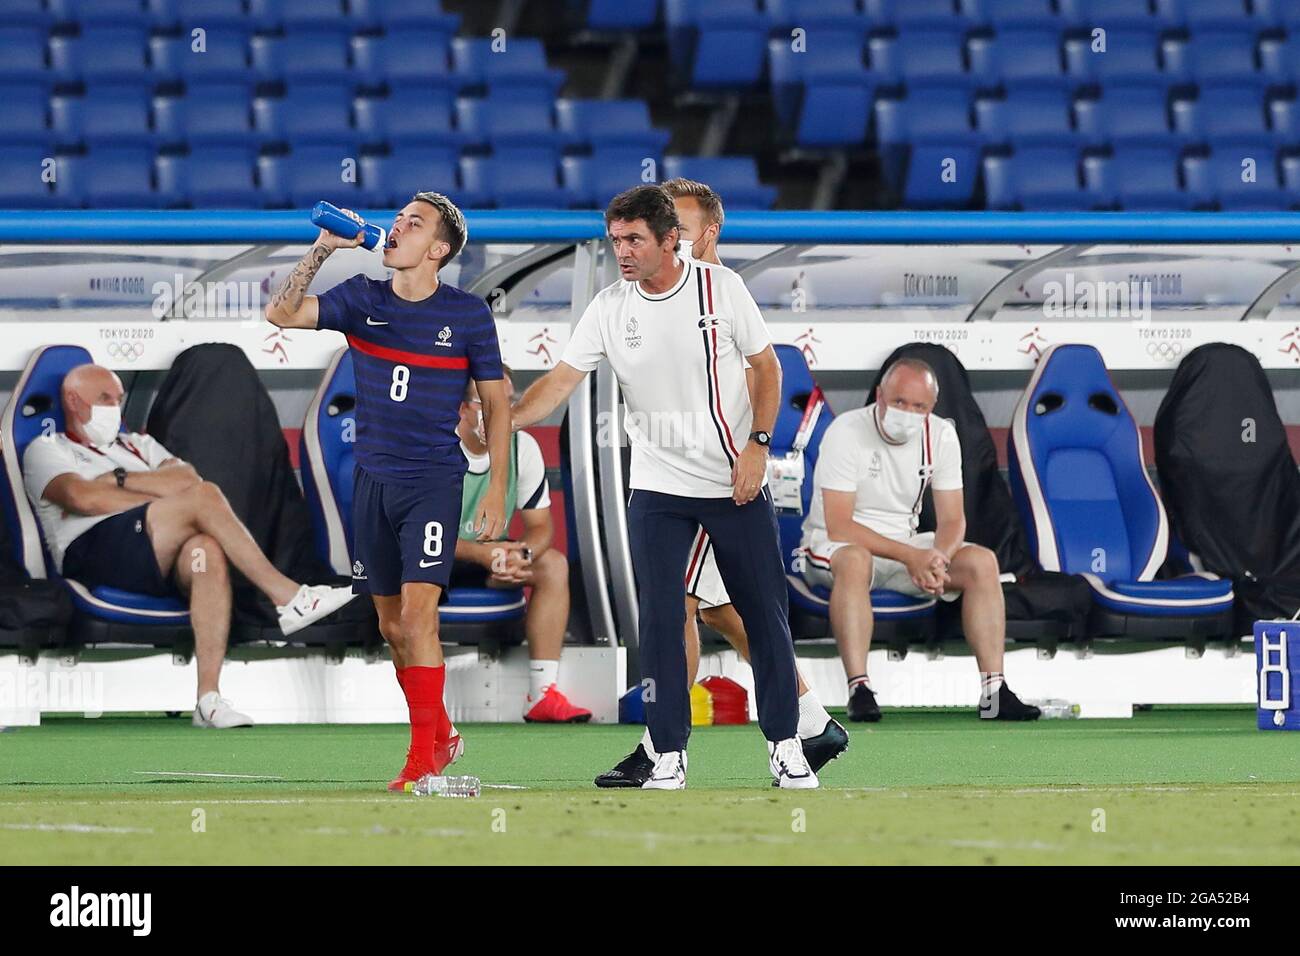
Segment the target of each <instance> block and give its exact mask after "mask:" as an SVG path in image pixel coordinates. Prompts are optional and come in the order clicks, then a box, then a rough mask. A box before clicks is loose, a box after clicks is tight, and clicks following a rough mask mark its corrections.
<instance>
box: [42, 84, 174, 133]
mask: <svg viewBox="0 0 1300 956" xmlns="http://www.w3.org/2000/svg"><path fill="white" fill-rule="evenodd" d="M50 119H51V125H52V127H53V129H54V134H55V138H56V139H57V141H58V143H59V144H60V145H61V146H75V145H78V144H83V143H84V144H86V145H89V146H91V147H94V146H96V145H98V144H101V143H106V144H112V145H127V144H153V143H154V142H155V141H156V139H157V137H156V136H155V134H154V131H153V126H152V123H151V120H150V91H149V87H148V86H142V85H139V84H131V83H108V84H103V85H98V86H90V87H87V88H86V95H85V96H56V97H54V98H53V99H51V100H50Z"/></svg>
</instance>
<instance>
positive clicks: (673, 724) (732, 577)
mask: <svg viewBox="0 0 1300 956" xmlns="http://www.w3.org/2000/svg"><path fill="white" fill-rule="evenodd" d="M605 226H606V229H607V230H608V233H609V241H610V244H611V246H612V247H613V251H614V255H615V257H616V258H617V260H618V265H619V271H620V279H619V280H618V281H617V282H615V283H613V284H612V285H610V286H609V287H607V288H605V289H602V290H601V291H600V292H599V293H598V294H597V295H596V297H595V299H593V300H592V302H591V304H590V305H589V306H587V310H586V311H585V312H584V313H583V315H582V318H581V319H579V321H578V323H577V325H575V326H574V328H573V335H572V337H571V338H570V340H569V344H568V346H567V347H566V348H565V351H564V354H563V355H562V356H561V359H560V362H559V363H558V364H557V365H556V366H555V368H553V369H552V370H551V371H550V372H548V373H547V374H546V375H545V376H543V377H542V378H541V379H539V380H538V381H536V382H535V383H533V385H532V387H530V388H529V389H528V391H527V392H525V393H524V396H523V398H522V399H521V400H520V402H519V404H518V405H517V406H515V409H514V426H515V428H524V427H526V426H528V425H531V424H534V423H536V422H538V421H540V420H541V419H543V418H545V417H546V416H547V415H549V414H550V413H551V412H553V411H554V410H555V409H556V408H558V407H559V406H560V404H561V403H562V402H564V401H565V400H566V399H567V398H568V397H569V395H570V394H571V393H572V392H573V390H574V388H576V387H577V386H578V384H579V383H580V382H581V381H582V380H583V378H584V377H585V376H586V374H587V373H588V372H590V371H591V370H592V369H594V368H595V367H596V366H597V365H599V364H600V361H601V360H602V359H608V360H609V363H610V365H611V367H612V368H613V369H614V374H615V375H616V376H617V377H618V381H619V385H620V386H621V387H622V390H623V399H624V402H625V403H626V405H627V418H626V430H627V434H628V438H629V439H630V440H631V443H632V469H631V478H630V480H629V486H630V487H631V493H630V496H629V501H628V529H629V535H630V538H631V545H632V564H633V569H634V570H635V572H636V578H637V588H638V604H639V608H640V646H641V668H642V672H643V675H644V676H645V677H647V678H649V679H650V680H651V681H652V682H653V683H652V685H651V688H652V693H651V694H650V695H648V696H649V697H650V699H649V700H647V702H646V723H647V724H648V725H649V729H650V738H651V740H652V741H653V742H654V749H655V751H656V754H655V755H654V756H655V768H654V771H653V772H652V773H651V775H650V778H649V779H648V780H647V781H646V782H645V784H644V785H643V786H644V787H645V788H646V789H654V790H679V789H682V788H683V787H685V786H686V741H687V738H688V736H689V735H690V730H691V711H690V697H689V688H688V687H687V686H686V651H685V645H684V642H683V639H682V633H683V627H684V624H685V610H684V608H685V601H686V591H685V588H686V585H685V579H686V562H687V557H688V553H689V551H690V547H691V542H692V541H693V540H694V538H695V534H696V532H697V530H698V529H699V527H700V526H701V525H703V527H704V529H705V530H706V531H707V532H708V533H709V535H710V537H711V538H712V539H713V546H714V550H715V552H716V554H717V560H718V569H719V570H720V571H721V572H722V579H723V581H724V583H725V584H726V586H727V590H728V591H729V592H730V594H731V596H732V598H733V599H734V602H735V605H736V609H737V610H738V611H739V612H740V616H741V618H742V620H743V621H744V622H745V630H746V632H747V633H748V634H749V635H750V648H751V656H752V661H751V663H752V664H753V668H754V683H755V688H756V690H757V702H758V721H759V725H760V726H761V727H762V730H763V735H764V736H765V737H766V738H767V740H768V761H769V768H770V769H771V771H772V775H773V777H774V778H775V780H776V783H777V784H778V785H779V786H782V787H786V788H796V789H798V788H812V787H816V786H817V785H818V784H817V776H816V774H814V773H813V771H812V770H811V769H810V768H809V766H808V763H807V761H806V760H805V759H804V755H803V748H802V747H800V745H799V740H798V738H797V737H796V735H795V732H796V728H797V726H798V721H799V704H798V692H797V688H796V681H795V665H794V647H793V644H792V643H791V640H790V624H789V618H788V611H787V603H786V581H785V567H784V564H783V562H782V560H781V545H780V539H779V536H778V534H777V523H776V511H775V509H774V508H773V505H772V498H771V492H770V491H769V490H768V488H767V455H768V443H769V442H770V440H771V435H770V431H771V429H772V426H773V424H774V423H775V421H776V413H777V405H778V403H779V401H780V392H781V370H780V365H779V364H778V361H777V358H776V353H775V352H774V351H773V350H772V344H771V338H770V336H769V335H768V331H767V326H766V325H765V324H764V322H763V317H762V315H761V314H760V313H759V310H758V306H757V305H756V304H755V302H754V299H753V297H752V296H750V294H749V291H748V290H747V289H746V288H745V285H744V283H743V282H742V281H741V280H740V277H739V276H737V275H736V274H735V273H734V272H732V271H731V270H730V269H728V268H726V267H725V266H720V265H713V264H711V263H707V262H699V261H695V260H692V259H689V258H685V257H681V256H678V255H677V241H678V223H677V213H676V210H675V209H674V206H673V201H672V198H671V197H669V195H668V194H667V193H666V192H664V190H663V189H661V188H660V187H658V186H654V185H646V186H637V187H635V188H633V189H629V190H627V191H626V192H624V193H620V194H619V195H618V196H615V197H614V200H613V201H612V202H611V203H610V204H609V208H608V209H606V210H605ZM742 356H743V357H744V358H747V359H748V360H749V363H750V365H751V366H753V369H754V394H755V399H754V401H755V404H756V405H757V408H751V407H750V399H749V392H748V389H747V388H746V383H745V369H744V362H743V361H742Z"/></svg>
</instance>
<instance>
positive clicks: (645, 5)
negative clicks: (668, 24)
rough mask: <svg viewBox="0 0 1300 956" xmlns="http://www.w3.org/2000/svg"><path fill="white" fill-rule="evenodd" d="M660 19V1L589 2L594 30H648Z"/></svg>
mask: <svg viewBox="0 0 1300 956" xmlns="http://www.w3.org/2000/svg"><path fill="white" fill-rule="evenodd" d="M658 19H659V0H589V2H588V4H587V26H588V27H590V28H591V29H592V30H609V31H618V30H647V29H649V28H650V27H652V26H654V25H655V22H656V21H657V20H658Z"/></svg>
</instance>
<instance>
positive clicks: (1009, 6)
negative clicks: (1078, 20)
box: [959, 0, 1060, 32]
mask: <svg viewBox="0 0 1300 956" xmlns="http://www.w3.org/2000/svg"><path fill="white" fill-rule="evenodd" d="M959 6H960V7H961V10H962V13H964V14H965V15H966V16H968V17H970V19H971V20H973V21H974V22H976V23H979V24H988V25H991V26H993V27H995V28H997V29H998V31H999V32H1001V30H1002V28H1003V27H1006V26H1011V25H1016V26H1028V25H1032V26H1036V27H1054V26H1057V25H1058V23H1059V21H1060V16H1059V14H1057V12H1056V10H1055V8H1054V6H1053V3H1052V0H960V3H959Z"/></svg>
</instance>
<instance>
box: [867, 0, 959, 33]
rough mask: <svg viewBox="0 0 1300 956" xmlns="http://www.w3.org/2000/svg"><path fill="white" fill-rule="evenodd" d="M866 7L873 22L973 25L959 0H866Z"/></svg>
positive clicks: (910, 24) (940, 26)
mask: <svg viewBox="0 0 1300 956" xmlns="http://www.w3.org/2000/svg"><path fill="white" fill-rule="evenodd" d="M863 9H864V10H865V12H866V15H867V19H868V20H870V21H871V23H872V25H873V26H892V27H903V28H908V27H912V28H916V27H921V28H928V27H939V28H942V29H950V28H953V27H957V28H960V29H965V28H966V27H968V26H969V25H970V23H969V21H967V19H966V17H965V16H964V15H963V14H962V13H961V12H960V10H959V8H958V4H957V0H864V2H863Z"/></svg>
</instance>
